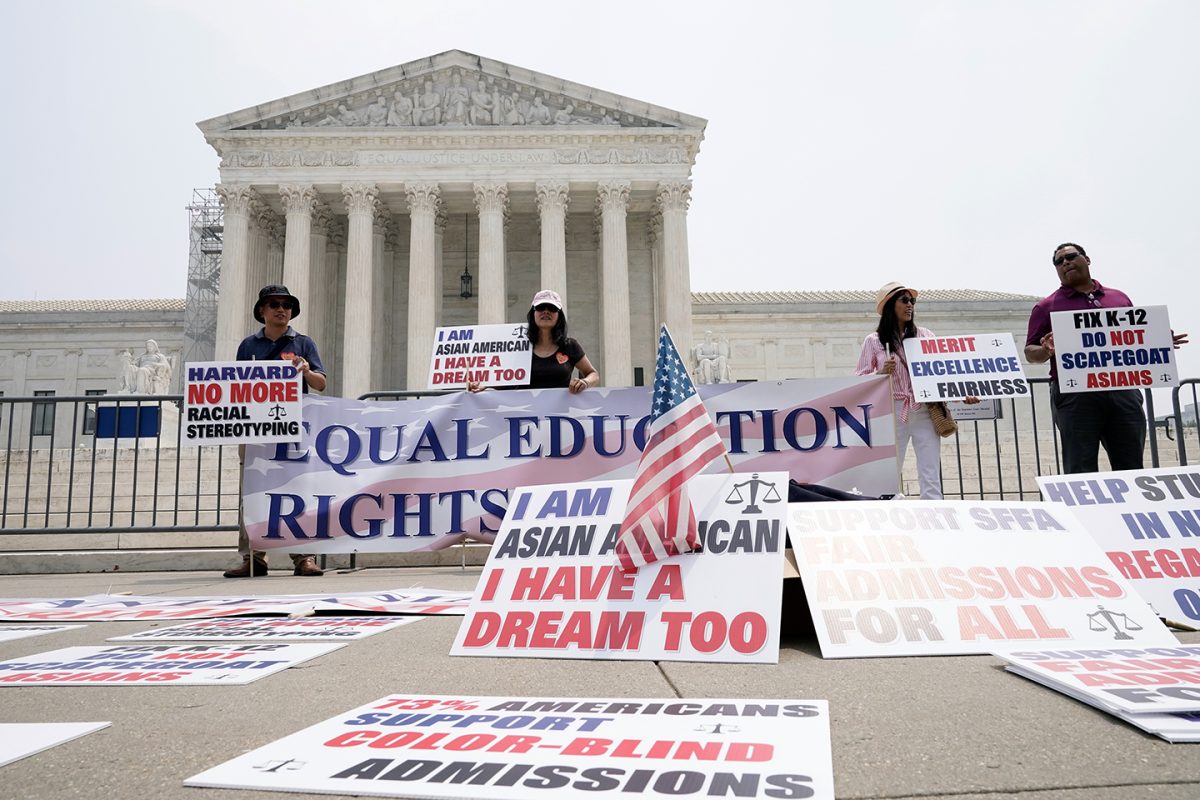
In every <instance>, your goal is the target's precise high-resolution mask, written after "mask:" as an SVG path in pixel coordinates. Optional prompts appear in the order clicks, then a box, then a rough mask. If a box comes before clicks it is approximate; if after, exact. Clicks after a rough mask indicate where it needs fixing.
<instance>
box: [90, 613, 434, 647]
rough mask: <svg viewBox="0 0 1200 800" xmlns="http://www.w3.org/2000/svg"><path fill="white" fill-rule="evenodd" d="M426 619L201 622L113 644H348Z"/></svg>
mask: <svg viewBox="0 0 1200 800" xmlns="http://www.w3.org/2000/svg"><path fill="white" fill-rule="evenodd" d="M423 619H425V618H424V617H400V618H399V619H395V618H388V617H304V618H302V619H279V618H277V617H274V618H271V619H247V618H246V617H238V618H234V619H214V620H202V621H200V622H189V623H187V624H186V625H173V626H172V627H170V628H153V629H151V630H148V631H141V632H140V633H131V634H129V635H127V636H113V637H110V638H109V639H108V641H110V642H141V641H160V642H161V641H169V642H175V641H197V640H205V639H210V640H212V639H215V640H221V641H251V642H252V641H272V640H273V641H280V640H289V639H293V640H299V641H305V642H345V641H351V640H357V639H365V638H367V637H368V636H374V635H375V634H377V633H383V632H384V631H390V630H391V629H392V628H399V627H401V626H403V625H409V624H411V623H413V622H420V621H421V620H423Z"/></svg>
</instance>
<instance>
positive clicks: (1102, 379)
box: [1050, 306, 1179, 392]
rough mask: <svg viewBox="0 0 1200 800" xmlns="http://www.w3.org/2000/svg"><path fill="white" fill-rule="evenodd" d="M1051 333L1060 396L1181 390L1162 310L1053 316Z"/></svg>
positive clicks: (1150, 308) (1094, 310) (1102, 310)
mask: <svg viewBox="0 0 1200 800" xmlns="http://www.w3.org/2000/svg"><path fill="white" fill-rule="evenodd" d="M1050 327H1051V328H1052V329H1053V331H1054V359H1055V363H1056V364H1057V366H1058V388H1059V391H1062V392H1103V391H1108V390H1111V389H1136V388H1140V387H1155V386H1178V385H1179V373H1178V368H1177V365H1176V363H1175V354H1174V350H1173V338H1172V336H1171V322H1170V320H1169V319H1168V318H1167V307H1166V306H1133V307H1130V308H1092V309H1088V310H1087V311H1055V312H1053V313H1052V314H1051V315H1050Z"/></svg>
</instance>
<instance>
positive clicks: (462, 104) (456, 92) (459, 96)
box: [442, 72, 471, 125]
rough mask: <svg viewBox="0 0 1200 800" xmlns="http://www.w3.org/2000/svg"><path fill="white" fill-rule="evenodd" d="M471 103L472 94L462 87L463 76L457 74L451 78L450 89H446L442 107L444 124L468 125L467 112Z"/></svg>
mask: <svg viewBox="0 0 1200 800" xmlns="http://www.w3.org/2000/svg"><path fill="white" fill-rule="evenodd" d="M470 101H471V93H470V92H468V91H467V87H465V86H463V85H462V76H461V75H459V74H458V73H457V72H456V73H454V75H453V76H451V78H450V87H449V88H448V89H446V99H445V100H443V101H442V102H443V106H442V124H444V125H465V124H467V110H468V106H469V105H470Z"/></svg>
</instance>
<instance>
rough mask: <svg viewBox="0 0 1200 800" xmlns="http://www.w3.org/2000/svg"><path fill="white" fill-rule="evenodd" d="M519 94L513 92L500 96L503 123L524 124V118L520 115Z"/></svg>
mask: <svg viewBox="0 0 1200 800" xmlns="http://www.w3.org/2000/svg"><path fill="white" fill-rule="evenodd" d="M520 99H521V95H519V94H517V93H516V92H513V93H512V94H511V95H505V96H503V97H501V98H500V113H501V115H502V117H503V121H504V124H505V125H524V124H525V118H524V117H523V116H521V109H520V107H519V101H520Z"/></svg>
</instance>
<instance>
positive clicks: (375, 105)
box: [363, 97, 387, 128]
mask: <svg viewBox="0 0 1200 800" xmlns="http://www.w3.org/2000/svg"><path fill="white" fill-rule="evenodd" d="M363 113H364V114H365V115H366V124H367V125H368V126H369V127H372V128H382V127H383V126H384V125H386V124H387V103H385V102H384V100H383V98H382V97H376V98H375V99H374V100H372V101H371V105H369V106H367V110H366V111H365V112H363Z"/></svg>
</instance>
